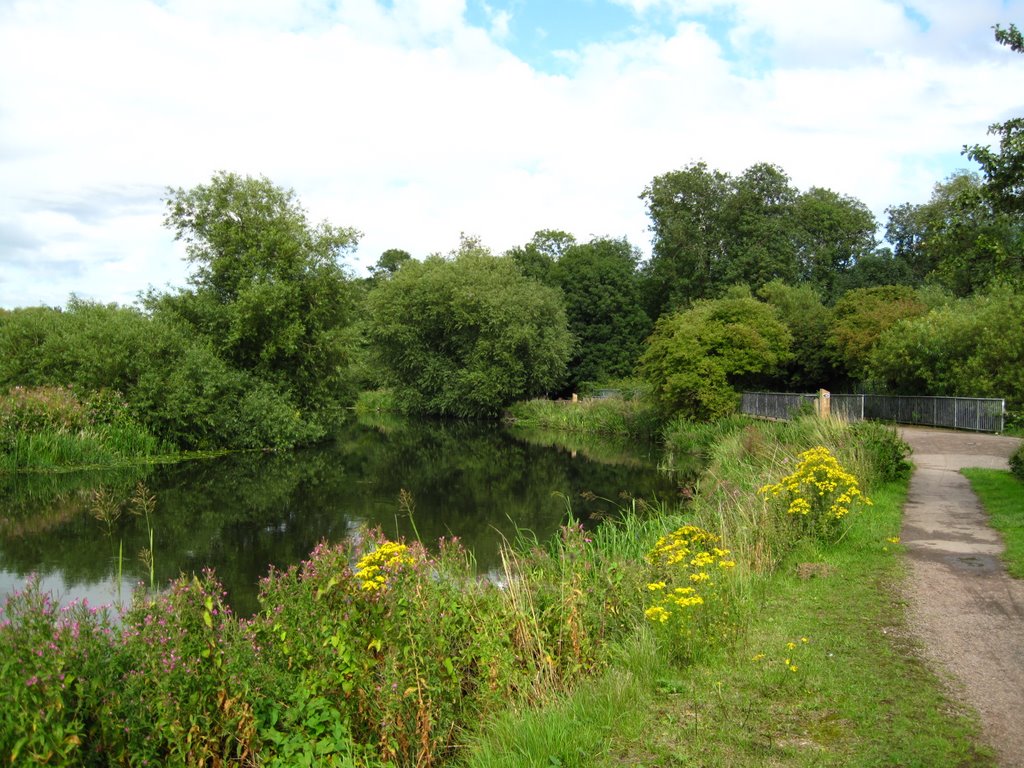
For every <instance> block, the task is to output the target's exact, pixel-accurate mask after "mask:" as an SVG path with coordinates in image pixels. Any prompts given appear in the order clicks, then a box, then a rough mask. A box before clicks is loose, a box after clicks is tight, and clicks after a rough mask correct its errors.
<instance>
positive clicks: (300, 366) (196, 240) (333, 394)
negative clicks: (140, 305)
mask: <svg viewBox="0 0 1024 768" xmlns="http://www.w3.org/2000/svg"><path fill="white" fill-rule="evenodd" d="M165 224H166V225H167V226H168V227H169V228H170V229H171V230H172V231H173V232H174V234H175V238H176V239H178V240H182V241H183V242H184V243H185V245H186V254H187V256H186V258H187V259H188V261H189V262H190V263H191V264H192V265H193V266H194V272H193V274H192V276H191V277H190V279H189V282H190V284H191V286H192V287H191V289H186V290H182V291H180V292H178V293H176V294H164V295H157V294H154V293H152V292H151V293H150V295H149V296H148V297H147V300H146V303H147V306H148V307H149V308H150V309H151V310H152V311H154V312H159V313H166V314H172V315H174V316H175V317H177V318H178V319H180V320H181V321H183V322H185V323H186V324H187V325H188V326H189V327H190V328H192V329H193V330H194V331H195V332H197V333H199V334H201V335H203V336H205V337H206V338H208V339H210V341H211V343H212V348H213V349H214V350H215V352H216V354H217V355H218V356H220V357H222V358H223V359H224V360H225V361H226V362H227V363H229V364H230V365H231V366H233V367H235V368H238V369H240V370H242V371H247V372H249V373H251V374H253V375H254V376H256V377H257V378H258V379H260V380H262V381H266V382H268V383H269V384H271V385H272V386H273V387H274V388H276V389H277V390H279V391H280V392H282V393H284V394H286V395H287V396H288V397H289V398H291V399H293V400H294V402H295V404H296V406H297V407H299V408H300V409H302V410H303V411H304V412H305V413H306V415H307V416H308V417H310V418H314V419H316V418H321V417H323V416H325V415H326V414H327V413H329V412H330V411H332V410H333V409H335V408H337V407H338V405H340V401H343V400H345V399H348V398H350V397H351V396H352V395H353V394H354V393H353V392H351V391H350V387H348V382H347V379H346V370H347V358H348V354H349V351H350V349H351V347H352V345H353V339H352V338H351V332H350V330H349V324H350V321H351V319H352V318H351V316H352V305H353V302H354V292H353V289H352V287H351V285H350V284H349V280H348V275H347V273H346V272H345V270H344V268H343V267H342V265H341V264H340V259H341V257H342V256H344V255H345V254H347V253H348V252H349V251H351V249H353V248H354V247H355V245H356V242H357V239H358V232H356V230H354V229H350V228H343V227H335V226H332V225H330V224H328V223H326V222H323V223H320V224H317V225H313V224H311V223H310V222H309V220H308V218H307V216H306V212H305V210H304V209H303V208H302V207H301V206H300V205H299V203H298V202H297V200H296V199H295V194H294V192H293V191H291V190H285V189H282V188H281V187H278V186H276V185H274V184H273V183H271V182H270V181H269V180H268V179H266V178H264V177H260V178H252V177H242V176H239V175H237V174H233V173H224V172H220V173H218V174H216V175H215V176H214V177H213V178H212V179H211V181H210V183H209V184H201V185H198V186H196V187H193V188H192V189H189V190H185V189H171V190H168V198H167V216H166V219H165Z"/></svg>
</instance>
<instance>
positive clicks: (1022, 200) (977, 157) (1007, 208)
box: [964, 24, 1024, 215]
mask: <svg viewBox="0 0 1024 768" xmlns="http://www.w3.org/2000/svg"><path fill="white" fill-rule="evenodd" d="M995 37H996V41H997V42H999V43H1000V44H1001V45H1005V46H1007V47H1008V48H1009V49H1010V50H1012V51H1015V52H1017V53H1024V36H1022V35H1021V32H1020V30H1018V29H1017V27H1016V26H1014V25H1013V24H1011V25H1010V28H1009V29H1003V28H1002V27H1000V26H999V25H998V24H997V25H996V26H995ZM988 132H989V133H990V134H992V135H994V136H998V137H999V151H998V152H996V151H994V150H993V149H992V148H991V147H989V146H982V145H980V144H974V145H972V146H969V147H964V154H966V155H967V156H968V157H969V158H971V159H972V160H974V161H975V162H977V163H978V165H980V166H981V171H982V173H983V174H984V176H985V187H984V189H985V194H986V196H987V197H988V199H989V201H990V202H991V203H992V206H993V207H994V208H995V209H996V210H997V211H1001V212H1003V213H1008V214H1014V215H1021V214H1024V118H1022V117H1014V118H1011V119H1010V120H1007V121H1006V122H1003V123H993V124H992V125H991V126H990V127H989V129H988Z"/></svg>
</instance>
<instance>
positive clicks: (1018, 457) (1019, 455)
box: [1010, 443, 1024, 481]
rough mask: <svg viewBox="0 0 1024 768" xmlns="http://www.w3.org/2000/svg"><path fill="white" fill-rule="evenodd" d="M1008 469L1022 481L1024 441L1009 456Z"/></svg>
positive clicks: (1023, 479) (1023, 474)
mask: <svg viewBox="0 0 1024 768" xmlns="http://www.w3.org/2000/svg"><path fill="white" fill-rule="evenodd" d="M1010 471H1011V472H1013V474H1015V475H1016V476H1017V478H1018V479H1019V480H1021V481H1024V443H1021V445H1020V446H1019V447H1018V448H1017V450H1016V451H1014V453H1013V455H1012V456H1011V457H1010Z"/></svg>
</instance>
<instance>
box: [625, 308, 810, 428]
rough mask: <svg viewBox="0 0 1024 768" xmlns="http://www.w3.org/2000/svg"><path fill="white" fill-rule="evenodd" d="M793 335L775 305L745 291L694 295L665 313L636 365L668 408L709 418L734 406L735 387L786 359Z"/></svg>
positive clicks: (720, 414)
mask: <svg viewBox="0 0 1024 768" xmlns="http://www.w3.org/2000/svg"><path fill="white" fill-rule="evenodd" d="M791 340H792V337H791V336H790V333H789V331H788V330H787V328H786V326H785V325H784V324H783V323H782V322H781V321H780V320H779V319H778V315H777V314H776V312H775V310H774V309H773V308H772V307H770V306H768V305H767V304H764V303H762V302H759V301H757V300H756V299H754V298H752V297H751V296H750V295H749V294H748V295H747V296H742V295H741V296H736V297H732V298H725V299H717V300H707V301H698V302H696V303H695V304H694V305H693V306H692V307H691V308H690V309H688V310H686V311H684V312H677V313H675V314H670V315H665V316H663V317H662V318H661V319H660V320H659V321H658V323H657V325H656V326H655V328H654V333H652V334H651V338H650V340H649V341H648V345H647V349H646V350H645V351H644V353H643V356H642V357H641V359H640V365H639V371H640V374H641V375H642V376H643V377H645V378H646V379H647V380H648V381H649V382H650V383H651V385H652V396H653V397H654V399H655V401H656V402H657V403H658V404H659V405H660V407H661V408H662V410H663V411H664V412H666V413H668V414H671V413H678V414H682V415H684V416H686V417H688V418H691V419H696V420H700V419H713V418H716V417H719V416H723V415H725V414H727V413H729V412H731V411H733V410H735V408H736V406H737V397H738V396H737V387H741V386H747V385H751V384H754V383H756V382H757V381H758V379H759V377H761V376H763V375H765V374H771V373H774V372H775V371H776V369H777V368H778V367H779V366H781V365H782V364H783V363H785V362H786V361H787V360H788V359H789V355H790V344H791Z"/></svg>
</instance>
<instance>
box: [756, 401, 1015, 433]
mask: <svg viewBox="0 0 1024 768" xmlns="http://www.w3.org/2000/svg"><path fill="white" fill-rule="evenodd" d="M817 401H818V395H816V394H814V395H810V394H794V393H788V392H744V393H743V400H742V403H741V405H740V410H741V411H742V412H743V413H746V414H749V415H751V416H762V417H765V418H769V419H788V418H791V417H792V416H793V415H794V414H795V413H796V412H798V411H800V410H812V411H813V410H816V409H817ZM829 401H830V406H829V410H830V411H831V413H832V414H833V415H834V416H840V417H842V418H845V419H848V420H850V421H861V420H864V419H874V420H878V421H894V422H896V423H897V424H919V425H922V426H931V427H950V428H952V429H968V430H972V431H975V432H1002V431H1003V427H1004V418H1005V413H1006V401H1005V400H1001V399H998V398H991V397H916V396H908V395H830V396H829Z"/></svg>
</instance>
